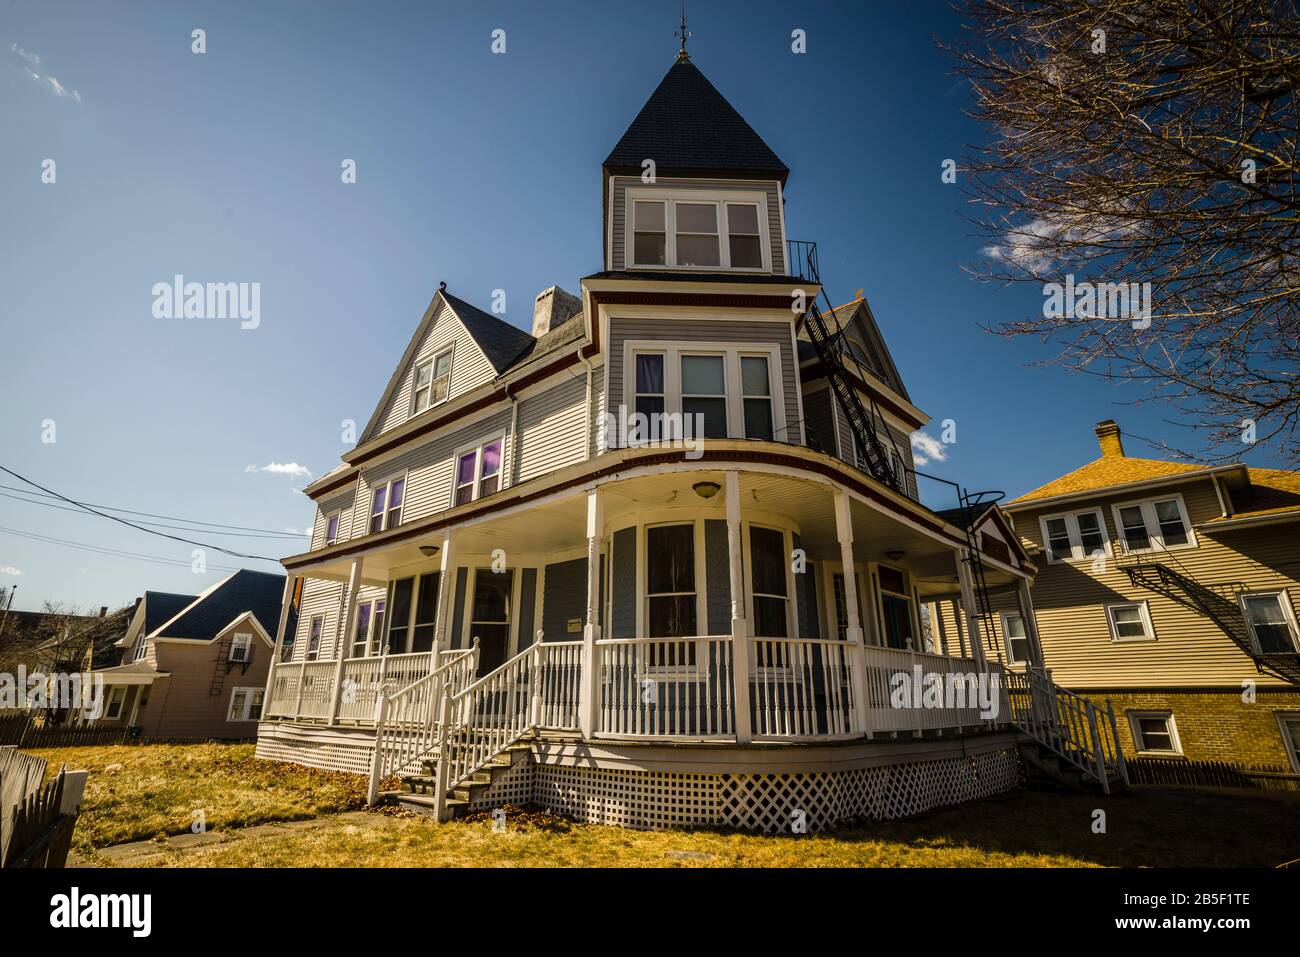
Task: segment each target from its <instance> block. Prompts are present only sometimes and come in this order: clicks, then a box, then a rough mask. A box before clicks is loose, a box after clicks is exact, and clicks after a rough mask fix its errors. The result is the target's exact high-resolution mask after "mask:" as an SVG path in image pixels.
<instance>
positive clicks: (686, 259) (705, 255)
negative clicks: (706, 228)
mask: <svg viewBox="0 0 1300 957" xmlns="http://www.w3.org/2000/svg"><path fill="white" fill-rule="evenodd" d="M677 265H679V266H721V265H722V257H721V255H720V253H719V252H718V237H717V236H678V237H677Z"/></svg>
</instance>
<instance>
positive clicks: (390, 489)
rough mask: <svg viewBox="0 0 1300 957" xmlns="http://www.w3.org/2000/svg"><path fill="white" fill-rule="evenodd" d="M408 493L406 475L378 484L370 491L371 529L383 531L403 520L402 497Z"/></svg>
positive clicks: (394, 526) (372, 530)
mask: <svg viewBox="0 0 1300 957" xmlns="http://www.w3.org/2000/svg"><path fill="white" fill-rule="evenodd" d="M405 495H406V476H405V475H403V476H401V477H400V478H395V479H392V480H390V481H388V482H384V483H383V484H381V485H376V486H375V489H374V491H373V492H371V493H370V531H371V532H382V531H384V530H385V529H388V528H396V527H397V526H398V525H400V524H401V522H402V499H403V498H404V497H405Z"/></svg>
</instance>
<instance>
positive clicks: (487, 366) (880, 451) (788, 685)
mask: <svg viewBox="0 0 1300 957" xmlns="http://www.w3.org/2000/svg"><path fill="white" fill-rule="evenodd" d="M611 134H616V131H611ZM614 138H615V137H614V135H611V139H614ZM601 172H602V175H601V197H602V208H603V217H602V221H601V223H600V224H599V228H600V229H601V236H602V239H603V243H602V245H603V249H604V261H603V262H602V263H601V264H600V266H601V268H600V269H599V270H597V271H594V272H592V273H591V274H590V275H587V276H585V277H584V278H582V279H581V280H580V282H579V283H578V286H577V289H576V291H575V292H573V293H570V292H567V291H565V290H564V289H561V288H559V287H558V286H553V287H551V288H549V289H546V290H544V291H543V292H541V293H540V294H539V295H538V296H537V297H536V302H535V305H534V313H533V316H532V323H531V327H530V329H529V331H524V329H522V328H519V327H517V326H516V325H514V324H511V323H509V322H506V321H505V320H503V319H502V318H500V317H498V316H495V315H492V314H490V313H488V312H484V311H483V310H481V309H479V308H477V307H476V306H474V305H472V304H471V303H470V302H468V301H466V299H465V298H462V297H461V295H458V293H459V294H464V291H463V290H458V289H455V288H454V287H453V288H450V289H449V288H446V287H445V286H444V288H441V289H440V290H439V291H438V292H437V293H436V294H435V295H434V296H433V299H432V301H431V302H430V303H429V306H428V308H427V309H426V310H425V312H424V315H423V316H422V317H421V318H420V321H419V323H418V324H417V325H416V328H415V330H414V334H413V335H412V336H411V339H410V343H409V345H408V346H407V348H406V351H405V353H404V354H403V355H402V356H401V357H400V358H399V359H398V361H397V364H396V366H395V368H394V370H393V373H392V377H391V378H390V379H389V381H388V383H387V385H386V386H385V387H384V388H383V392H382V395H381V396H380V398H379V402H378V404H377V405H376V407H375V410H374V414H373V415H372V417H371V419H370V421H369V423H368V424H367V426H366V428H365V430H364V432H363V434H362V435H361V436H360V439H359V441H358V443H357V445H356V447H355V448H354V449H352V450H351V451H349V452H348V453H346V454H345V455H344V456H343V462H342V464H341V465H340V466H339V467H338V468H336V469H334V470H333V471H332V472H330V473H329V474H327V475H325V476H323V477H322V478H321V479H319V480H318V481H316V482H315V483H314V484H312V485H311V486H309V487H308V488H307V490H306V491H307V493H308V494H309V495H310V496H311V498H312V499H313V500H314V501H315V502H316V504H317V506H318V514H317V519H316V525H315V534H314V537H313V540H312V544H311V548H310V550H309V551H307V552H305V553H303V554H300V555H295V556H292V557H289V558H286V559H285V560H284V566H285V568H286V569H287V571H288V574H289V582H288V583H287V584H286V598H287V599H288V598H289V597H290V596H291V595H293V594H296V592H295V589H297V588H298V587H299V586H298V584H297V583H299V582H301V583H302V586H301V601H300V602H295V601H291V600H287V601H286V603H285V612H284V618H283V619H282V620H281V622H280V623H279V629H278V633H277V636H276V645H277V648H276V658H275V662H274V664H273V670H272V673H271V675H270V676H269V678H268V684H267V694H266V703H265V707H264V709H263V716H262V722H261V725H260V728H259V736H258V753H259V755H261V756H262V757H265V758H271V759H276V760H286V761H296V762H300V763H303V764H308V765H313V766H318V767H327V768H336V769H345V770H351V771H355V772H357V773H360V774H368V775H370V779H371V797H372V800H380V799H391V800H397V801H401V802H402V803H404V804H406V805H408V806H412V807H421V808H426V809H428V811H429V812H430V813H433V814H436V815H437V816H439V817H440V818H445V817H447V816H449V815H452V814H454V813H456V812H457V811H458V810H463V809H465V808H490V807H496V806H500V805H501V804H503V803H506V802H510V803H514V804H534V805H539V806H542V807H546V808H550V809H553V810H555V811H559V812H562V813H567V814H570V815H573V816H574V817H576V818H578V819H580V820H587V821H598V822H608V823H618V824H624V825H628V826H633V827H665V826H677V825H690V824H708V825H732V826H738V827H744V828H752V829H760V830H779V829H787V830H788V829H789V828H790V827H791V825H792V821H795V820H798V819H799V818H800V815H802V816H803V818H802V819H803V820H804V821H805V823H806V826H808V827H809V828H810V829H816V828H820V827H825V826H828V825H830V824H833V823H835V822H836V821H840V820H843V819H847V818H850V817H854V816H860V815H874V816H897V815H902V814H908V813H915V812H917V811H920V810H924V809H926V808H930V807H934V806H937V805H940V804H951V803H957V802H961V801H965V800H970V799H974V798H978V797H982V796H987V795H990V794H993V793H996V792H999V791H1003V790H1006V789H1008V788H1012V787H1014V786H1016V785H1017V783H1018V781H1019V774H1020V763H1019V759H1018V756H1017V747H1018V745H1023V744H1024V743H1025V742H1026V741H1030V740H1032V739H1031V738H1030V737H1029V736H1028V735H1031V734H1032V735H1033V736H1034V737H1035V738H1037V740H1038V743H1039V745H1040V746H1041V747H1044V748H1054V749H1055V750H1056V751H1057V752H1059V753H1060V755H1061V757H1060V760H1061V761H1063V762H1067V763H1068V762H1074V763H1075V764H1077V765H1079V767H1080V768H1081V769H1082V770H1081V772H1080V773H1081V774H1085V775H1092V776H1093V777H1094V778H1095V780H1096V781H1097V782H1100V783H1105V784H1106V785H1107V786H1109V784H1110V783H1111V782H1113V781H1114V780H1116V779H1117V777H1118V776H1119V774H1120V773H1121V769H1119V768H1118V767H1117V766H1116V764H1115V760H1114V754H1113V750H1114V749H1113V740H1112V737H1113V736H1112V735H1111V725H1110V722H1109V721H1108V720H1107V716H1106V715H1105V714H1104V713H1098V712H1096V711H1095V710H1089V709H1092V705H1091V704H1090V703H1089V702H1086V701H1084V702H1082V704H1079V705H1078V708H1079V709H1081V710H1079V711H1078V714H1076V713H1075V712H1074V711H1072V710H1071V709H1072V708H1074V707H1075V705H1074V704H1073V703H1071V704H1066V705H1061V706H1060V708H1058V707H1057V705H1058V704H1059V702H1057V700H1056V697H1055V694H1056V689H1054V688H1052V687H1051V686H1050V685H1047V684H1045V683H1044V680H1043V678H1042V674H1041V671H1032V670H1031V671H1030V672H1027V673H1026V672H1020V671H1015V670H1007V669H1005V668H1004V667H1003V666H1002V664H1001V662H1000V659H999V654H1000V652H999V650H998V647H997V645H996V644H992V643H990V642H989V641H988V640H987V621H988V614H987V613H988V611H989V607H990V606H989V602H990V601H991V599H990V597H989V596H991V595H998V594H1004V595H1006V596H1010V597H1009V600H1011V601H1012V602H1015V603H1017V607H1020V608H1021V609H1022V610H1023V614H1024V616H1025V621H1026V633H1027V636H1028V638H1027V647H1028V648H1029V649H1030V651H1029V652H1028V653H1029V654H1030V655H1031V656H1032V658H1033V659H1034V660H1035V661H1038V660H1039V659H1038V650H1037V643H1036V641H1035V635H1034V629H1033V620H1034V619H1033V609H1032V605H1031V604H1030V591H1029V587H1028V586H1029V582H1030V581H1031V580H1032V576H1033V575H1034V574H1035V572H1036V567H1035V565H1034V564H1033V563H1032V562H1031V561H1029V560H1028V558H1027V557H1026V555H1025V553H1024V552H1023V550H1022V549H1021V546H1020V542H1019V541H1018V539H1017V538H1016V537H1015V536H1014V534H1012V533H1011V532H1010V531H1009V527H1008V526H1007V524H1006V522H1005V519H1004V517H1003V516H1001V513H1000V512H998V510H997V509H996V507H988V506H986V505H985V504H982V503H981V499H980V498H979V497H977V496H976V497H966V498H963V501H962V504H963V508H962V509H961V510H960V511H959V512H956V513H949V514H940V513H937V512H935V511H933V510H931V509H930V508H928V507H926V506H925V505H924V504H922V503H921V502H920V501H919V496H918V494H917V482H916V474H915V472H914V471H913V467H912V465H913V463H912V456H911V449H910V444H909V441H908V436H909V434H910V433H911V432H912V431H913V430H915V429H917V428H919V427H921V426H922V425H924V424H925V423H926V421H927V417H926V415H925V413H924V412H922V411H921V409H920V408H918V407H917V405H915V404H914V402H913V400H912V398H911V397H910V396H909V394H908V391H907V389H906V387H905V386H904V384H903V381H902V378H901V376H900V375H899V371H898V369H897V367H896V366H895V363H894V361H893V359H892V358H891V356H890V353H889V349H888V348H887V347H886V344H885V340H884V338H883V336H882V335H881V331H880V329H879V327H878V326H877V324H876V321H875V318H874V317H873V315H872V313H871V311H870V309H869V308H868V307H867V304H866V302H865V300H864V299H862V298H861V297H860V296H859V297H858V298H857V299H855V300H853V301H852V302H849V303H847V304H846V305H843V306H840V307H833V306H832V305H831V302H830V301H829V299H828V297H827V295H826V293H825V292H823V290H822V277H821V275H820V270H819V263H818V257H817V249H816V246H815V244H813V243H811V242H806V241H796V240H792V239H790V237H788V236H787V235H786V228H785V204H786V200H787V186H788V180H789V177H790V171H789V170H788V169H787V168H786V166H785V164H784V163H783V162H782V161H781V160H780V159H779V158H778V157H777V156H776V155H775V153H774V152H773V151H772V150H771V149H770V148H769V147H768V146H767V144H766V143H764V141H763V140H762V139H761V138H760V136H759V135H758V134H757V133H756V132H755V131H754V130H753V129H752V128H751V127H750V126H749V124H747V123H746V122H745V120H744V119H743V118H742V117H741V116H740V114H739V113H738V112H737V111H736V110H735V109H734V108H733V107H732V106H731V105H730V104H729V103H728V102H727V101H726V100H725V99H724V98H723V96H722V95H721V94H720V93H719V92H718V91H717V90H716V89H715V88H714V87H713V85H712V84H711V83H710V82H709V81H708V80H707V79H706V78H705V77H704V75H703V74H702V73H701V72H700V70H699V69H698V68H697V67H696V66H695V65H694V64H693V63H692V62H691V61H690V59H689V58H688V57H687V56H686V55H685V54H684V53H683V54H682V55H679V57H678V59H677V61H676V62H675V63H674V64H673V66H672V67H671V69H670V70H669V71H668V73H667V75H666V76H665V77H664V78H663V80H662V82H661V83H660V84H659V86H658V88H657V89H656V90H655V91H654V93H653V94H652V95H651V97H650V99H649V100H648V101H647V102H646V104H645V106H644V107H643V108H642V110H641V111H640V113H639V114H638V115H637V116H636V118H635V119H634V120H633V121H632V124H631V126H629V127H628V129H627V130H626V132H624V133H623V134H622V136H621V138H619V139H618V140H617V144H616V145H615V146H614V148H613V150H612V151H611V152H610V154H609V156H608V157H607V158H606V159H605V161H604V164H603V166H602V171H601ZM575 175H578V176H582V175H586V174H584V173H583V172H582V171H581V170H578V171H575ZM597 225H598V224H596V223H592V224H591V228H592V229H593V230H594V229H596V228H597ZM934 602H945V603H947V605H946V606H945V607H952V608H956V609H958V617H959V619H960V621H961V623H960V626H959V627H954V628H953V629H951V630H950V631H949V632H948V633H945V634H944V635H939V634H937V633H932V630H931V629H930V627H929V623H928V620H927V618H926V616H925V615H924V614H923V612H922V608H923V606H924V605H926V604H929V603H934ZM294 613H297V614H298V618H297V627H296V628H294V627H290V626H289V625H288V621H289V619H290V617H291V615H292V614H294ZM982 635H985V636H986V637H983V638H982V637H981V636H982ZM945 682H946V688H947V689H948V691H950V692H953V693H950V694H947V695H945V694H942V693H939V694H937V695H931V694H922V691H923V690H926V691H928V690H931V689H933V688H934V687H935V686H936V683H937V684H938V686H939V689H940V691H943V689H944V687H945ZM954 689H957V690H956V691H954ZM977 689H979V690H981V691H982V690H988V689H991V691H990V694H989V695H988V699H987V700H985V701H983V703H981V700H980V699H981V695H980V693H978V691H977ZM922 699H924V700H922ZM1089 715H1090V716H1091V717H1092V718H1093V719H1094V722H1093V723H1094V724H1100V726H1101V729H1102V730H1101V731H1100V732H1099V731H1097V730H1096V729H1095V728H1094V730H1093V731H1092V733H1091V737H1089V736H1088V732H1087V728H1086V726H1081V725H1079V724H1078V723H1077V722H1078V721H1085V725H1086V716H1089ZM1080 716H1084V717H1080ZM1098 719H1099V720H1098ZM1081 727H1083V730H1082V731H1080V728H1081Z"/></svg>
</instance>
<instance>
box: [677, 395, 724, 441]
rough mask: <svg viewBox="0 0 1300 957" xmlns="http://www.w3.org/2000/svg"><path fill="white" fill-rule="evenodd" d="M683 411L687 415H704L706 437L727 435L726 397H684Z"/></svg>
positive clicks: (720, 437) (712, 437) (718, 437)
mask: <svg viewBox="0 0 1300 957" xmlns="http://www.w3.org/2000/svg"><path fill="white" fill-rule="evenodd" d="M682 412H684V413H685V414H687V415H702V416H704V437H705V438H707V439H725V438H726V437H727V400H726V399H682ZM692 428H694V426H692Z"/></svg>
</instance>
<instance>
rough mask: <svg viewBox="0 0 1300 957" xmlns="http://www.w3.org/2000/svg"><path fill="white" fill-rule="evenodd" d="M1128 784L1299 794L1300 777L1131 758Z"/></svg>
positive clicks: (1278, 770) (1281, 771) (1219, 764)
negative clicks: (1259, 790)
mask: <svg viewBox="0 0 1300 957" xmlns="http://www.w3.org/2000/svg"><path fill="white" fill-rule="evenodd" d="M1128 771H1129V780H1130V781H1131V782H1132V783H1133V784H1138V785H1147V786H1149V787H1199V788H1262V789H1264V790H1269V791H1300V774H1292V773H1291V772H1290V771H1288V770H1287V769H1286V768H1283V767H1275V766H1252V767H1245V766H1242V765H1236V764H1228V763H1227V762H1225V761H1180V760H1177V759H1171V758H1131V759H1130V760H1129V762H1128Z"/></svg>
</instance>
